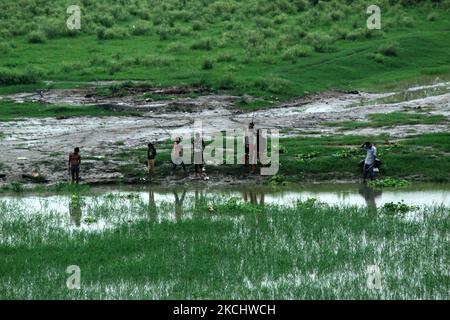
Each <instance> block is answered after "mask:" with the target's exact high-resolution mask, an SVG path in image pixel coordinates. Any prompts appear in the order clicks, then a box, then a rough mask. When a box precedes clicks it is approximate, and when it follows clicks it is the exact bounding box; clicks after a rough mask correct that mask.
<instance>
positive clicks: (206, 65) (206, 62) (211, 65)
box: [202, 59, 214, 70]
mask: <svg viewBox="0 0 450 320" xmlns="http://www.w3.org/2000/svg"><path fill="white" fill-rule="evenodd" d="M212 68H214V62H213V61H212V60H211V59H206V60H204V61H203V63H202V69H203V70H211V69H212Z"/></svg>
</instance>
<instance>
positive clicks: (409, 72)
mask: <svg viewBox="0 0 450 320" xmlns="http://www.w3.org/2000/svg"><path fill="white" fill-rule="evenodd" d="M69 3H70V1H65V0H60V1H58V0H51V1H50V0H48V1H45V2H39V4H38V1H36V0H27V1H24V8H25V9H21V8H19V5H18V4H17V3H16V2H15V1H13V0H6V1H3V2H2V4H0V12H2V14H3V17H2V18H3V19H2V22H1V24H0V25H1V27H2V28H1V29H2V32H1V33H0V84H1V85H2V86H5V85H17V84H27V83H32V82H36V81H39V80H41V79H46V80H58V81H65V83H66V84H65V85H67V82H68V81H71V82H73V83H74V85H76V83H77V81H78V82H79V81H93V80H148V81H151V82H153V83H154V84H155V85H162V86H169V85H181V84H192V85H199V84H201V85H207V86H210V87H211V88H213V89H226V90H231V91H234V92H235V93H238V94H239V93H241V94H242V93H249V94H254V95H259V96H263V97H264V98H266V99H267V100H270V99H271V96H277V97H279V98H281V99H285V98H289V97H292V96H300V95H303V94H304V93H306V92H316V91H322V90H326V89H366V88H370V89H372V90H375V89H379V90H381V89H386V88H387V87H390V86H392V85H395V86H398V85H401V84H402V83H404V82H406V83H407V82H416V81H419V80H421V79H427V78H430V79H432V78H434V77H436V76H439V75H440V76H446V75H448V74H449V72H450V57H449V55H448V52H449V50H450V42H449V41H448V32H449V28H450V22H449V21H450V20H449V19H447V17H448V14H449V8H450V3H449V1H448V0H443V1H438V2H437V1H400V2H399V3H397V4H395V5H394V4H392V1H387V0H384V1H379V2H378V5H379V6H380V8H381V12H382V27H381V30H373V31H369V30H367V28H366V20H367V18H368V15H367V14H366V9H367V7H368V6H369V5H370V4H372V2H371V1H363V0H360V1H353V2H352V4H347V2H345V1H329V2H328V1H320V2H319V3H318V4H317V5H314V4H312V3H309V2H308V1H304V0H295V1H287V0H276V1H262V0H252V1H245V2H242V1H234V0H227V1H208V2H205V1H200V0H195V1H183V0H170V1H164V2H159V1H151V2H147V1H133V2H130V3H126V4H122V3H121V2H120V1H95V2H89V1H81V3H80V5H81V25H82V27H81V29H80V30H79V31H73V32H69V31H68V30H67V28H65V20H66V18H67V17H68V15H67V14H65V9H66V8H67V6H68V4H69ZM70 4H71V3H70ZM18 21H21V23H20V24H18ZM133 26H134V27H133ZM403 81H404V82H403ZM29 86H32V87H33V86H35V85H33V84H31V85H30V84H29ZM2 90H8V89H2ZM10 90H14V89H10Z"/></svg>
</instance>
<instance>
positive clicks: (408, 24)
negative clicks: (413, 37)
mask: <svg viewBox="0 0 450 320" xmlns="http://www.w3.org/2000/svg"><path fill="white" fill-rule="evenodd" d="M400 23H401V24H402V26H405V27H412V26H414V19H413V18H411V17H403V18H402V19H401V20H400Z"/></svg>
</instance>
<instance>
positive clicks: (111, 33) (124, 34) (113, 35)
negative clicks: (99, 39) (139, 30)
mask: <svg viewBox="0 0 450 320" xmlns="http://www.w3.org/2000/svg"><path fill="white" fill-rule="evenodd" d="M129 36H130V34H129V33H128V30H126V29H124V28H120V27H114V28H109V29H106V30H105V33H104V39H105V40H113V39H126V38H128V37H129Z"/></svg>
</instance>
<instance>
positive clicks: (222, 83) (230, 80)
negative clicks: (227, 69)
mask: <svg viewBox="0 0 450 320" xmlns="http://www.w3.org/2000/svg"><path fill="white" fill-rule="evenodd" d="M218 85H219V88H220V89H223V90H229V89H233V88H235V87H236V86H237V82H236V80H235V78H234V77H233V75H231V74H225V75H224V76H223V77H221V78H220V79H219V82H218Z"/></svg>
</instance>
